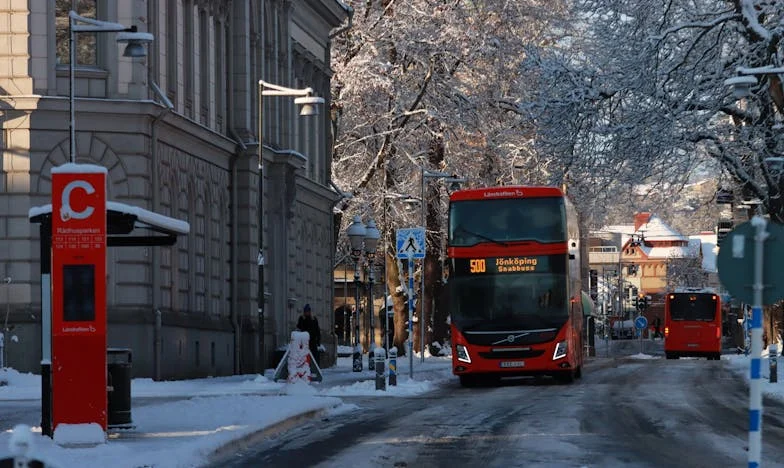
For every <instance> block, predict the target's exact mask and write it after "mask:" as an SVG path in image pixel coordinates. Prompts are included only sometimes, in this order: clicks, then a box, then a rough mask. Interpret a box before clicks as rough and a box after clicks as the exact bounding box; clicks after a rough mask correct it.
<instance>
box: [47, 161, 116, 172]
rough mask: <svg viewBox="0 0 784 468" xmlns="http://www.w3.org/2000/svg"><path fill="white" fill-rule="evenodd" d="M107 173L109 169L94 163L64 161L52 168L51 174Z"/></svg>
mask: <svg viewBox="0 0 784 468" xmlns="http://www.w3.org/2000/svg"><path fill="white" fill-rule="evenodd" d="M100 173H104V174H108V173H109V171H108V170H107V169H106V168H105V167H103V166H97V165H95V164H76V163H65V164H61V165H59V166H55V167H53V168H52V174H100Z"/></svg>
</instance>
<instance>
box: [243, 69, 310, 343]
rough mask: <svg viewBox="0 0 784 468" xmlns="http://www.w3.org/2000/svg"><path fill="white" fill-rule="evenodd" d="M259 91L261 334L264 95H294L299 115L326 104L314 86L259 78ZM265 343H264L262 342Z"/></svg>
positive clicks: (260, 301)
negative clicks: (274, 82) (295, 87)
mask: <svg viewBox="0 0 784 468" xmlns="http://www.w3.org/2000/svg"><path fill="white" fill-rule="evenodd" d="M258 92H259V103H258V104H259V105H258V123H259V126H258V138H259V145H258V158H259V185H258V192H259V193H258V196H259V200H258V205H257V211H258V230H259V235H258V242H259V253H258V257H257V260H256V264H257V265H258V269H259V271H258V276H259V278H258V291H257V295H258V298H257V302H258V305H257V307H258V311H257V312H258V315H259V320H260V321H261V323H260V324H259V326H260V327H262V331H261V334H262V336H263V334H264V330H263V327H264V302H265V301H266V296H267V294H266V292H265V291H264V264H265V263H266V261H265V259H264V96H286V97H293V98H294V104H296V105H298V106H300V111H299V115H301V116H306V115H318V114H319V107H318V106H319V105H322V104H324V98H322V97H318V96H314V95H313V88H304V89H293V88H287V87H285V86H281V85H277V84H273V83H268V82H266V81H264V80H259V83H258ZM262 344H263V343H262Z"/></svg>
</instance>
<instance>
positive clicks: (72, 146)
mask: <svg viewBox="0 0 784 468" xmlns="http://www.w3.org/2000/svg"><path fill="white" fill-rule="evenodd" d="M73 26H74V19H73V18H72V17H71V15H70V14H69V15H68V47H69V50H68V54H69V59H68V61H69V62H70V63H68V114H69V117H68V119H69V120H68V139H69V150H68V151H69V153H70V154H69V155H68V158H69V161H70V162H72V163H73V162H76V115H75V113H74V62H76V41H75V40H74V35H75V33H74V29H73Z"/></svg>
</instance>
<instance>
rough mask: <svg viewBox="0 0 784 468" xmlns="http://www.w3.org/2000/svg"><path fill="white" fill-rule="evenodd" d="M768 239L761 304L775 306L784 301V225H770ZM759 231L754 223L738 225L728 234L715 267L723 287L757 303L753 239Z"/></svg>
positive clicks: (742, 299)
mask: <svg viewBox="0 0 784 468" xmlns="http://www.w3.org/2000/svg"><path fill="white" fill-rule="evenodd" d="M766 231H767V233H768V237H767V238H766V239H765V241H764V244H763V246H764V255H763V261H762V271H763V273H762V275H763V283H764V285H765V287H764V289H763V290H762V304H763V305H768V304H774V303H776V302H778V301H779V300H781V299H784V272H783V271H782V269H781V263H782V261H783V260H784V226H782V225H780V224H777V223H773V222H770V221H769V222H768V223H767V226H766ZM756 233H757V229H756V228H755V227H754V226H752V225H751V222H745V223H743V224H740V225H738V226H737V227H736V228H735V229H733V230H732V231H730V232H729V234H727V237H726V238H725V239H724V240H723V241H722V247H721V248H720V249H719V255H718V257H717V259H716V262H717V263H716V264H717V266H718V269H719V279H720V280H721V284H722V285H723V286H724V287H725V288H727V291H729V292H730V294H732V296H733V297H735V298H736V299H738V300H740V301H741V302H745V303H746V304H753V303H754V290H753V288H752V286H753V284H754V237H755V236H756Z"/></svg>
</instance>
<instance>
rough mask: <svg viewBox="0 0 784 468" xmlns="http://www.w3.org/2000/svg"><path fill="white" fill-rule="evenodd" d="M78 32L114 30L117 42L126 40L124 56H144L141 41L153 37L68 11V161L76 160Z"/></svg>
mask: <svg viewBox="0 0 784 468" xmlns="http://www.w3.org/2000/svg"><path fill="white" fill-rule="evenodd" d="M79 32H92V33H99V32H116V33H118V34H117V42H127V43H128V45H126V46H125V51H124V52H123V56H125V57H144V56H145V55H147V51H146V50H145V48H144V46H143V45H142V44H143V43H145V42H147V43H149V42H152V41H153V39H154V37H153V35H152V34H150V33H144V32H138V31H137V30H136V26H130V27H128V26H125V25H122V24H120V23H111V22H108V21H99V20H97V19H94V18H85V17H84V16H79V15H78V14H77V13H76V12H75V11H73V10H71V11H69V12H68V47H69V60H68V61H69V62H70V63H69V64H68V113H69V120H68V139H69V155H68V156H69V161H70V162H72V163H73V162H76V114H75V109H74V88H75V86H74V85H75V76H74V75H75V73H74V67H75V65H76V40H75V39H76V33H79Z"/></svg>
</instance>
